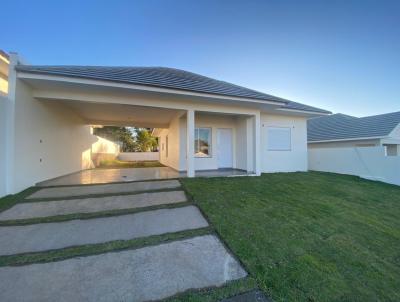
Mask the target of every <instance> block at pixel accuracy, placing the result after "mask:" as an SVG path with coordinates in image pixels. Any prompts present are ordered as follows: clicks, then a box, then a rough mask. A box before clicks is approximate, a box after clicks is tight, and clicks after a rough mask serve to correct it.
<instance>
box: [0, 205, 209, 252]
mask: <svg viewBox="0 0 400 302" xmlns="http://www.w3.org/2000/svg"><path fill="white" fill-rule="evenodd" d="M206 226H208V223H207V221H206V220H205V219H204V217H203V216H202V215H201V213H200V211H199V209H197V208H196V207H194V206H188V207H182V208H174V209H160V210H155V211H146V212H140V213H136V214H129V215H121V216H112V217H104V218H95V219H86V220H71V221H66V222H55V223H40V224H31V225H24V226H6V227H0V255H12V254H19V253H28V252H39V251H46V250H52V249H61V248H65V247H69V246H77V245H84V244H94V243H102V242H107V241H113V240H128V239H134V238H139V237H146V236H151V235H160V234H164V233H171V232H178V231H183V230H191V229H197V228H202V227H206Z"/></svg>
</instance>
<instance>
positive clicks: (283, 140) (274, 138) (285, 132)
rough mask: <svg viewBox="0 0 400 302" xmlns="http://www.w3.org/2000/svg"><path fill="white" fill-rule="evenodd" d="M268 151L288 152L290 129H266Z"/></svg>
mask: <svg viewBox="0 0 400 302" xmlns="http://www.w3.org/2000/svg"><path fill="white" fill-rule="evenodd" d="M267 133H268V134H267V135H268V150H270V151H290V150H291V145H292V144H291V129H290V128H289V127H268V132H267Z"/></svg>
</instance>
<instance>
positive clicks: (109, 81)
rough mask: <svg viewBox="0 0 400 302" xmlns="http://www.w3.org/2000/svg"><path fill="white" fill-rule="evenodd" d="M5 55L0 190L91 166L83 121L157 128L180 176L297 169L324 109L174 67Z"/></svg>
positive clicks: (165, 156) (303, 165)
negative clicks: (44, 62)
mask: <svg viewBox="0 0 400 302" xmlns="http://www.w3.org/2000/svg"><path fill="white" fill-rule="evenodd" d="M10 57H11V59H10V61H11V62H10V69H9V75H8V78H9V95H8V106H7V115H8V116H9V119H8V122H7V127H6V130H5V131H6V133H7V135H6V139H5V141H6V146H7V150H6V151H7V152H6V157H5V162H6V165H7V166H6V175H7V177H6V189H5V190H6V193H16V192H18V191H20V190H22V189H25V188H27V187H29V186H31V185H33V184H35V183H37V182H40V181H43V180H46V179H49V178H54V177H58V176H61V175H65V174H68V173H72V172H75V171H79V170H81V169H85V168H88V167H90V163H88V162H87V159H88V158H89V155H90V152H91V151H90V150H91V145H92V144H93V143H94V141H95V140H94V139H93V135H91V133H90V125H123V126H136V127H151V128H156V130H155V131H154V133H155V134H157V136H159V138H160V146H161V148H160V153H161V155H160V157H161V158H160V161H161V162H162V163H163V164H165V165H167V166H169V167H172V168H173V169H176V170H179V171H186V173H187V175H188V176H189V177H193V176H195V171H196V170H210V169H219V168H236V169H242V170H245V171H247V172H249V173H254V174H255V175H260V173H262V172H277V171H285V172H288V171H306V170H307V127H306V126H307V119H308V118H310V117H315V116H320V115H325V114H329V113H330V112H328V111H325V110H322V109H318V108H314V107H310V106H307V105H303V104H299V103H295V102H291V101H288V100H285V99H282V98H278V97H274V96H271V95H268V94H265V93H261V92H257V91H254V90H251V89H247V88H244V87H240V86H237V85H233V84H230V83H227V82H223V81H218V80H214V79H211V78H208V77H204V76H201V75H198V74H194V73H191V72H187V71H183V70H178V69H172V68H161V67H100V66H98V67H88V66H34V65H23V64H21V62H20V59H19V57H18V55H16V54H12V55H11V56H10ZM3 132H4V131H3Z"/></svg>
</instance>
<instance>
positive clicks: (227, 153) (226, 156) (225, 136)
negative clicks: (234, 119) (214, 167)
mask: <svg viewBox="0 0 400 302" xmlns="http://www.w3.org/2000/svg"><path fill="white" fill-rule="evenodd" d="M232 153H233V146H232V129H222V128H220V129H217V160H218V168H232V162H233V156H232Z"/></svg>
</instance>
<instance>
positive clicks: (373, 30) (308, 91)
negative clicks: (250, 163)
mask: <svg viewBox="0 0 400 302" xmlns="http://www.w3.org/2000/svg"><path fill="white" fill-rule="evenodd" d="M2 10H3V11H7V12H8V13H7V14H2V19H3V20H2V27H3V30H2V34H1V39H0V48H1V49H4V50H6V51H16V52H18V53H19V54H21V55H22V56H23V57H24V58H25V59H26V60H27V61H28V62H29V63H31V64H59V65H61V64H70V65H71V64H76V65H127V66H128V65H130V66H167V67H175V68H181V69H185V70H188V71H192V72H196V73H200V74H202V75H206V76H210V77H214V78H217V79H221V80H225V81H229V82H232V83H235V84H238V85H243V86H246V87H249V88H253V89H256V90H259V91H262V92H266V93H270V94H273V95H277V96H280V97H284V98H288V99H290V100H293V101H298V102H302V103H306V104H309V105H313V106H317V107H321V108H324V109H327V110H331V111H333V112H342V113H346V114H352V115H355V116H364V115H373V114H379V113H385V112H392V111H399V110H400V1H397V0H395V1H378V0H376V1H368V0H363V1H346V0H343V1H322V0H321V1H267V0H264V1H255V0H254V1H253V0H252V1H232V0H231V1H217V0H213V1H203V0H201V1H200V0H196V1H190V0H186V1H174V0H159V1H153V0H146V1H117V0H113V1H100V0H97V1H82V0H81V1H74V0H69V1H39V0H38V1H29V2H28V1H16V0H14V1H7V2H5V3H3V4H2Z"/></svg>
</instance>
